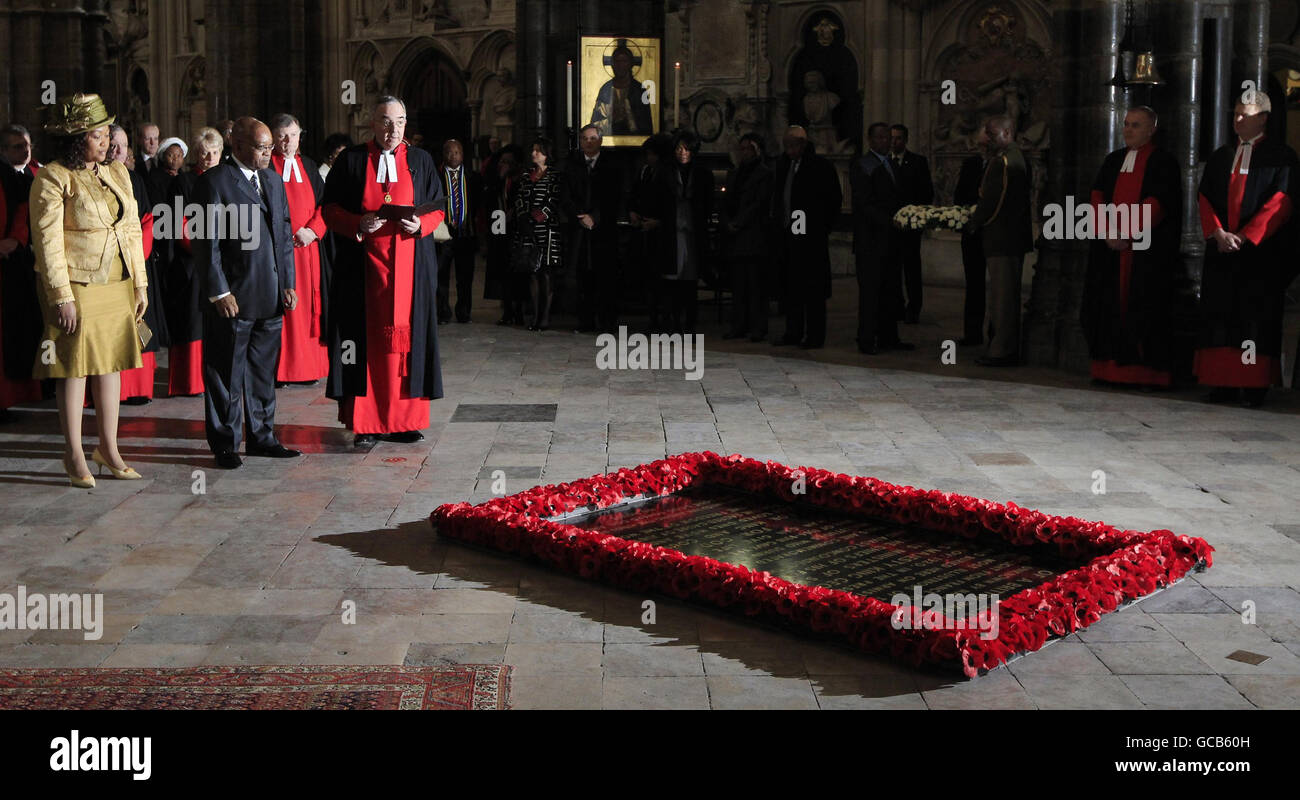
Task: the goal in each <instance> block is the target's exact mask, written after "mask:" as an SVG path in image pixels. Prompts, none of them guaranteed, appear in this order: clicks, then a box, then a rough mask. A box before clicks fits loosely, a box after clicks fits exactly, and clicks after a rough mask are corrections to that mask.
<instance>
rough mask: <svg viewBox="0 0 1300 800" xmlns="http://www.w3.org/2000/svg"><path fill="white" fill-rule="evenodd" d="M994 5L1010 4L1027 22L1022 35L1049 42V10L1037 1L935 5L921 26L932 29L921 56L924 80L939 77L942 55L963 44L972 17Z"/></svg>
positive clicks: (987, 0) (996, 0)
mask: <svg viewBox="0 0 1300 800" xmlns="http://www.w3.org/2000/svg"><path fill="white" fill-rule="evenodd" d="M994 5H1003V6H1011V7H1012V9H1013V10H1015V11H1016V12H1017V17H1018V18H1019V19H1023V20H1025V21H1026V25H1025V38H1027V39H1031V40H1033V41H1036V42H1050V41H1052V20H1051V12H1049V11H1048V9H1047V7H1046V6H1045V5H1044V4H1043V3H1041V2H1038V0H979V1H977V2H966V3H956V4H951V5H948V6H946V7H944V8H942V9H938V8H936V9H934V10H933V11H931V12H928V13H927V15H926V16H928V17H929V18H930V19H929V20H928V21H927V24H926V25H925V26H924V27H925V28H926V29H927V30H929V31H931V32H930V33H929V35H928V36H927V37H926V38H927V41H926V42H925V47H924V51H923V52H922V55H921V58H922V62H921V74H922V75H923V76H924V79H925V80H930V81H938V80H941V79H942V76H940V75H939V74H938V73H939V69H940V67H941V65H942V64H943V63H944V58H945V56H949V55H951V53H952V51H953V50H954V49H955V48H957V47H960V46H961V45H962V34H963V33H965V31H966V30H967V28H968V27H969V26H970V25H971V23H972V21H973V19H974V17H975V16H976V15H978V14H980V13H983V11H984V10H985V9H987V8H988V7H989V6H994Z"/></svg>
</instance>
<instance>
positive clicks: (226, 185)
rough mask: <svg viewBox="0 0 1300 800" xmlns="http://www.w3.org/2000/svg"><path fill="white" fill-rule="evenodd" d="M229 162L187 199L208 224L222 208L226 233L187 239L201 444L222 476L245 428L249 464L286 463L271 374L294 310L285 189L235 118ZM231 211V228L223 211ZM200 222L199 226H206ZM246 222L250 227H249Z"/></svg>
mask: <svg viewBox="0 0 1300 800" xmlns="http://www.w3.org/2000/svg"><path fill="white" fill-rule="evenodd" d="M231 140H232V146H231V156H232V157H231V158H230V159H229V160H227V161H223V162H221V163H220V164H218V165H217V166H215V167H213V168H212V169H210V170H208V171H207V172H204V173H203V175H202V177H200V178H199V181H198V184H197V186H196V190H195V193H196V195H197V197H198V201H199V203H200V204H201V205H202V207H203V209H204V213H205V215H207V219H211V218H212V217H214V216H216V215H215V214H213V210H214V209H225V210H226V211H227V213H225V214H223V215H221V216H223V217H224V218H225V220H226V221H227V224H226V225H224V226H222V227H224V228H225V230H211V229H210V227H209V226H207V225H205V226H204V229H203V230H201V231H200V234H199V236H197V237H196V238H195V241H194V269H195V274H196V275H197V276H198V278H199V280H200V281H201V282H202V291H203V294H202V295H200V296H201V297H206V298H207V300H208V302H206V303H202V304H203V305H205V306H207V307H206V308H204V309H203V381H204V386H205V389H206V392H205V394H204V406H205V412H206V413H205V417H206V428H207V436H208V445H209V446H210V447H211V448H212V452H213V454H214V455H215V456H216V459H217V466H219V467H221V468H222V469H235V468H237V467H239V466H240V465H241V464H242V463H243V462H242V461H241V460H240V458H239V443H240V441H241V439H242V438H243V434H244V423H245V420H247V423H248V438H249V442H248V447H247V449H246V452H247V454H248V455H250V456H255V455H256V456H267V457H270V458H292V457H294V456H297V455H299V453H298V451H296V450H290V449H288V448H286V447H285V446H284V445H282V444H280V442H279V441H278V440H277V439H276V438H275V430H274V425H275V373H276V369H277V368H278V367H279V364H280V329H281V326H282V324H283V322H284V317H283V314H284V312H285V311H286V310H287V311H292V310H293V309H294V307H295V306H296V305H297V304H298V296H297V294H296V293H295V291H294V272H293V231H292V230H290V225H289V199H288V196H287V195H286V194H285V191H284V181H283V180H281V178H280V176H279V175H277V174H276V173H275V170H272V169H269V168H268V167H269V165H270V163H271V150H272V148H273V146H274V145H273V140H272V138H271V130H270V128H268V127H267V126H266V125H265V124H263V123H262V122H261V121H259V120H256V119H253V118H252V117H243V118H241V119H238V120H236V121H235V127H234V131H233V132H232V134H231ZM232 207H233V208H234V209H237V210H238V212H239V216H238V217H237V219H238V220H239V222H240V224H237V225H236V224H231V222H233V221H234V219H235V218H232V215H231V214H230V213H228V212H229V210H230V209H231V208H232ZM205 221H206V220H205ZM249 223H251V224H249Z"/></svg>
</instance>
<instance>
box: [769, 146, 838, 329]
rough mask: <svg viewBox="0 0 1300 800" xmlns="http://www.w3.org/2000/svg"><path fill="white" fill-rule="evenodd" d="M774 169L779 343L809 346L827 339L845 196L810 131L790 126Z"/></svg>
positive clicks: (773, 191) (773, 194)
mask: <svg viewBox="0 0 1300 800" xmlns="http://www.w3.org/2000/svg"><path fill="white" fill-rule="evenodd" d="M782 145H783V148H784V152H783V153H782V155H781V158H780V159H778V161H777V163H776V170H775V172H774V173H773V176H772V177H773V182H774V184H775V185H774V186H773V187H772V213H771V219H772V222H771V225H770V229H771V230H772V231H773V233H774V238H775V240H776V241H775V243H774V244H775V249H776V252H777V253H778V255H777V264H778V265H779V267H778V268H779V269H780V271H781V274H780V278H779V285H780V286H781V288H782V289H783V290H784V291H785V297H786V322H785V335H784V336H782V337H781V338H780V339H777V340H776V341H774V342H772V344H775V345H791V344H797V345H799V346H800V347H802V348H804V349H805V350H811V349H815V348H819V347H822V346H823V345H824V344H825V343H826V300H827V299H828V298H829V297H830V296H831V252H830V234H831V228H833V227H834V226H835V218H836V217H837V216H838V215H839V213H840V203H841V202H843V200H844V195H843V192H842V191H841V189H840V179H839V176H838V175H836V174H835V167H834V166H833V165H832V164H831V163H830V162H829V161H827V160H826V159H824V158H822V157H821V156H819V155H817V154H816V153H815V152H814V151H813V145H812V142H810V141H808V133H807V131H805V130H804V129H803V128H802V127H800V126H798V125H791V126H790V127H789V128H788V129H786V132H785V136H784V137H783V139H782Z"/></svg>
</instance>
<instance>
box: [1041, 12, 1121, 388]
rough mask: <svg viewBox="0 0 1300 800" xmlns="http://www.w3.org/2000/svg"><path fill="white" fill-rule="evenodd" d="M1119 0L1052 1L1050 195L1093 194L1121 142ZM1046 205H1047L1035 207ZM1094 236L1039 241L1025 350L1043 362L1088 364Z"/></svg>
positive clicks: (1053, 199) (1057, 198) (1056, 199)
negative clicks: (1086, 282)
mask: <svg viewBox="0 0 1300 800" xmlns="http://www.w3.org/2000/svg"><path fill="white" fill-rule="evenodd" d="M1122 26H1123V3H1122V2H1120V1H1119V0H1064V1H1063V2H1060V3H1054V4H1053V5H1052V39H1053V41H1054V42H1055V43H1056V45H1057V48H1058V50H1057V54H1058V55H1057V72H1056V76H1055V78H1056V83H1055V90H1056V91H1055V97H1054V99H1053V103H1052V114H1051V122H1050V124H1051V137H1052V149H1051V154H1050V157H1049V161H1048V175H1047V185H1046V187H1045V188H1044V191H1043V202H1045V203H1061V204H1064V203H1065V202H1066V197H1067V195H1069V196H1073V197H1074V198H1075V200H1076V201H1079V200H1084V199H1086V198H1087V197H1088V195H1089V190H1090V188H1091V186H1092V181H1093V179H1094V177H1095V174H1096V170H1097V168H1098V166H1100V164H1101V162H1102V160H1103V159H1104V158H1105V156H1106V154H1107V153H1109V152H1110V151H1111V150H1113V149H1115V148H1116V147H1117V146H1118V144H1117V142H1119V122H1120V106H1121V105H1122V104H1123V102H1124V96H1123V93H1122V91H1121V90H1119V89H1116V88H1114V87H1111V86H1108V85H1106V84H1107V81H1109V80H1110V78H1111V76H1112V75H1113V74H1114V72H1115V61H1114V58H1113V57H1111V58H1098V57H1097V54H1099V53H1112V54H1113V53H1116V52H1117V51H1118V49H1119V47H1118V45H1119V40H1120V37H1121V36H1122V35H1123V34H1122V31H1121V28H1122ZM1035 212H1036V213H1037V212H1041V209H1035ZM1087 261H1088V243H1087V242H1081V241H1075V240H1046V239H1040V240H1039V242H1038V266H1037V268H1036V269H1035V271H1034V278H1033V284H1032V288H1031V290H1030V295H1029V302H1028V313H1027V314H1026V316H1025V319H1024V325H1023V329H1022V344H1021V358H1022V360H1023V361H1025V362H1026V363H1028V364H1033V365H1036V366H1052V367H1063V368H1066V369H1070V370H1074V371H1081V370H1083V369H1085V368H1086V366H1087V361H1088V350H1087V344H1086V342H1085V341H1084V339H1083V331H1082V326H1081V324H1080V322H1079V305H1080V300H1081V298H1082V293H1083V279H1084V274H1085V271H1086V269H1087Z"/></svg>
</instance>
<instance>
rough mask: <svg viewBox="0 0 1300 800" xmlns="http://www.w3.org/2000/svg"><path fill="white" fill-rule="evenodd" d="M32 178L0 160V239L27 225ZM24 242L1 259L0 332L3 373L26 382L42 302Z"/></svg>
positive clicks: (42, 327)
mask: <svg viewBox="0 0 1300 800" xmlns="http://www.w3.org/2000/svg"><path fill="white" fill-rule="evenodd" d="M31 188H32V178H31V176H30V175H28V174H26V173H22V174H20V173H17V172H15V171H14V169H13V167H11V166H9V165H8V164H4V163H0V191H3V192H4V194H5V203H4V213H5V218H4V219H0V239H6V238H9V237H10V236H11V235H12V236H13V237H14V238H18V239H20V240H21V238H23V237H20V236H19V235H18V231H17V230H16V229H17V228H22V229H24V230H26V229H27V227H28V219H27V198H28V195H29V194H30V193H31ZM25 238H26V239H27V242H26V243H25V244H20V245H19V247H18V248H17V249H16V250H14V251H13V252H12V253H10V254H9V256H8V258H0V281H3V286H4V290H3V291H0V297H3V303H4V308H3V310H2V311H0V319H3V320H4V331H3V333H2V334H0V340H2V346H3V347H4V365H5V366H4V370H5V376H6V377H8V378H9V379H10V380H15V381H26V380H31V378H32V365H33V364H35V363H36V353H37V351H38V350H39V349H40V344H41V337H42V336H43V335H44V334H43V331H44V330H45V323H44V321H43V320H42V318H41V303H40V299H39V296H38V295H37V287H36V256H35V255H34V254H33V252H32V247H31V237H30V235H28V236H26V237H25Z"/></svg>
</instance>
